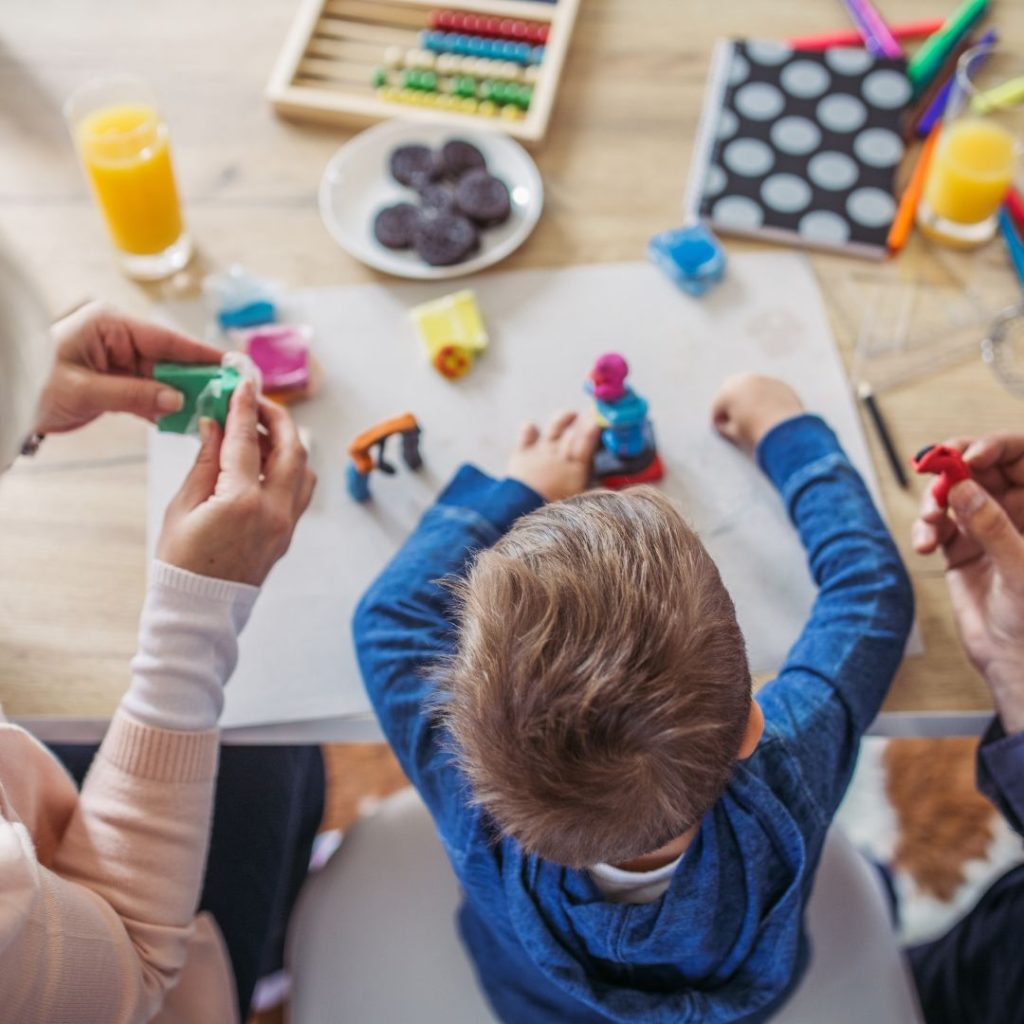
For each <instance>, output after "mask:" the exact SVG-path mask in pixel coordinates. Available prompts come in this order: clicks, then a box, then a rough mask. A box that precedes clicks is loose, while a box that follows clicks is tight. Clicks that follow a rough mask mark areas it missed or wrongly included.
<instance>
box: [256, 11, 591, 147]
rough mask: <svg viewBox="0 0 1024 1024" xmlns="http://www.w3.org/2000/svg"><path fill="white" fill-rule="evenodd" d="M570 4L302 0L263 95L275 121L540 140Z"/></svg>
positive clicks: (568, 28)
mask: <svg viewBox="0 0 1024 1024" xmlns="http://www.w3.org/2000/svg"><path fill="white" fill-rule="evenodd" d="M578 6H579V0H554V2H547V0H461V2H460V3H459V4H458V6H457V7H450V6H445V5H444V4H441V3H438V2H437V0H303V2H302V5H301V7H300V9H299V13H298V15H297V17H296V19H295V22H294V23H293V24H292V27H291V31H290V32H289V35H288V38H287V39H286V41H285V45H284V48H283V49H282V51H281V54H280V56H279V57H278V60H277V64H276V66H275V68H274V71H273V73H272V75H271V77H270V81H269V83H268V85H267V98H268V99H269V100H270V101H271V103H272V104H273V105H274V109H275V110H277V111H278V113H280V114H282V115H284V116H286V117H293V118H296V119H300V120H301V119H306V120H314V121H327V122H331V123H334V124H369V123H371V122H373V121H378V120H382V119H384V118H388V117H395V116H402V117H407V118H411V119H414V120H425V121H444V122H448V123H454V124H460V125H463V126H473V127H475V128H476V127H488V126H494V127H496V128H499V129H500V130H501V131H504V132H506V133H507V134H509V135H513V136H515V137H516V138H519V139H523V140H524V141H527V142H536V141H539V140H540V139H542V138H543V137H544V134H545V133H546V131H547V127H548V121H549V119H550V117H551V109H552V107H553V105H554V101H555V92H556V90H557V88H558V83H559V80H560V78H561V74H562V66H563V64H564V62H565V54H566V50H567V49H568V46H569V37H570V36H571V34H572V28H573V23H574V22H575V20H576V11H577V8H578Z"/></svg>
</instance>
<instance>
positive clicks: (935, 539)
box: [910, 513, 957, 555]
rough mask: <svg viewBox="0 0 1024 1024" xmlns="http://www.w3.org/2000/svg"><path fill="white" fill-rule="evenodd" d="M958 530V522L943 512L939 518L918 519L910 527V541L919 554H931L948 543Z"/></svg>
mask: <svg viewBox="0 0 1024 1024" xmlns="http://www.w3.org/2000/svg"><path fill="white" fill-rule="evenodd" d="M956 532H957V526H956V523H954V522H953V520H952V519H951V518H950V517H949V515H948V514H946V513H943V514H942V516H941V517H940V518H939V519H936V520H927V519H916V520H915V521H914V525H913V526H912V527H911V529H910V543H911V546H912V547H913V549H914V550H915V551H916V552H917V553H918V554H919V555H930V554H932V553H933V552H935V551H937V550H938V548H939V547H940V545H943V544H948V543H949V542H950V540H952V538H953V536H954V534H956Z"/></svg>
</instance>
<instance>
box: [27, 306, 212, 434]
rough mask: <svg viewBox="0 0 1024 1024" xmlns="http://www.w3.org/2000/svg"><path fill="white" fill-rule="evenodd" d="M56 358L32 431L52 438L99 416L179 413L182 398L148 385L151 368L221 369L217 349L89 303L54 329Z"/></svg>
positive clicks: (155, 416) (152, 417)
mask: <svg viewBox="0 0 1024 1024" xmlns="http://www.w3.org/2000/svg"><path fill="white" fill-rule="evenodd" d="M53 332H54V337H55V340H56V342H57V356H56V360H55V362H54V366H53V370H52V372H51V373H50V379H49V381H48V382H47V385H46V388H45V389H44V391H43V395H42V398H41V399H40V401H39V412H38V418H37V419H38V422H37V424H36V430H37V431H38V432H39V433H41V434H56V433H60V432H62V431H67V430H74V429H76V428H77V427H82V426H85V424H86V423H89V422H91V421H92V420H94V419H96V417H97V416H99V415H100V414H101V413H104V412H130V413H134V414H135V415H136V416H141V417H142V418H143V419H146V420H156V419H158V418H159V417H160V416H166V415H167V414H168V413H171V412H177V411H178V410H179V409H180V408H181V405H182V401H183V396H182V394H181V392H180V391H178V390H176V389H175V388H171V387H168V386H167V385H166V384H160V383H158V382H156V381H154V380H152V379H151V378H152V376H153V365H154V364H155V363H158V362H162V361H167V362H173V363H218V362H220V358H221V355H222V354H223V353H221V352H220V350H219V349H217V348H215V347H213V346H212V345H205V344H203V343H202V342H199V341H193V340H192V339H191V338H186V337H185V336H184V335H182V334H177V333H176V332H174V331H169V330H167V329H166V328H164V327H159V326H157V325H156V324H147V323H144V322H143V321H141V320H134V319H132V318H131V317H127V316H122V315H121V314H120V313H114V312H112V311H110V310H109V309H106V308H105V307H103V306H100V305H98V304H96V303H90V304H89V305H88V306H83V307H82V308H81V309H79V310H77V311H76V312H74V313H72V314H71V315H70V316H68V317H65V318H64V319H63V320H61V321H59V322H58V323H57V324H55V325H54V328H53Z"/></svg>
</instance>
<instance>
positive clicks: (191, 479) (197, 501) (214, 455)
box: [176, 416, 223, 509]
mask: <svg viewBox="0 0 1024 1024" xmlns="http://www.w3.org/2000/svg"><path fill="white" fill-rule="evenodd" d="M222 438H223V433H222V432H221V429H220V424H219V423H217V421H216V420H211V419H209V418H208V417H205V416H204V417H203V418H202V419H201V420H200V421H199V441H200V445H199V454H198V455H197V456H196V461H195V462H194V463H193V464H192V468H191V469H190V470H189V474H188V476H187V477H185V482H184V483H183V484H182V485H181V489H180V490H179V491H178V495H177V499H176V500H178V501H180V502H181V503H182V505H184V507H185V508H186V509H193V508H196V507H197V506H198V505H201V504H202V503H203V502H204V501H206V500H207V498H209V497H210V496H211V495H212V494H213V492H214V491H215V490H216V488H217V478H218V477H219V476H220V446H221V440H222Z"/></svg>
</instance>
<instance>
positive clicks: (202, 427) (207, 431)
mask: <svg viewBox="0 0 1024 1024" xmlns="http://www.w3.org/2000/svg"><path fill="white" fill-rule="evenodd" d="M212 436H213V420H212V419H211V418H210V417H209V416H200V417H199V440H200V441H202V442H203V444H206V442H207V441H209V440H210V438H211V437H212Z"/></svg>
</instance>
